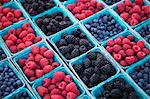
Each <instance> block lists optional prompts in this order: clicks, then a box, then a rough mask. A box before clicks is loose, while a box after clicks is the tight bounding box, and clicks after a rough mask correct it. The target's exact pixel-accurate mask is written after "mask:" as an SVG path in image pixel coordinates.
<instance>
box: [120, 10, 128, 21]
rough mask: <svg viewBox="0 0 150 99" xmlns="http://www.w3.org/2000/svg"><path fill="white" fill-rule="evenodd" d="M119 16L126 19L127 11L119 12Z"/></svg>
mask: <svg viewBox="0 0 150 99" xmlns="http://www.w3.org/2000/svg"><path fill="white" fill-rule="evenodd" d="M120 17H121V18H123V19H124V20H127V19H128V18H129V14H128V13H127V12H123V13H122V14H120Z"/></svg>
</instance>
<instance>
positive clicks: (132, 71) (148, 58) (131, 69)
mask: <svg viewBox="0 0 150 99" xmlns="http://www.w3.org/2000/svg"><path fill="white" fill-rule="evenodd" d="M149 60H150V55H149V57H146V58H144V59H143V61H140V62H138V63H137V64H135V65H134V66H133V67H131V68H129V69H127V70H126V72H127V74H129V76H131V73H134V72H135V68H136V67H141V66H142V65H143V64H144V63H145V62H147V61H149ZM131 78H132V77H131ZM132 79H133V78H132ZM133 81H134V79H133ZM134 84H135V85H136V84H137V83H136V82H135V81H134ZM137 87H138V88H139V90H140V91H141V92H142V93H143V94H142V96H143V97H144V96H145V97H147V99H148V97H149V95H148V94H146V92H145V91H144V89H142V88H141V87H140V86H139V85H138V84H137Z"/></svg>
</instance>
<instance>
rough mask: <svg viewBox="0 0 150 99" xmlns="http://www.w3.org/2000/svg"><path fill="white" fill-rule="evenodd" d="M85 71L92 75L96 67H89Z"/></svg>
mask: <svg viewBox="0 0 150 99" xmlns="http://www.w3.org/2000/svg"><path fill="white" fill-rule="evenodd" d="M83 73H84V75H86V76H91V75H92V74H93V73H94V69H93V67H90V68H87V69H85V70H84V72H83Z"/></svg>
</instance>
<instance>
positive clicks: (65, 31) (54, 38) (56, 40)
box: [49, 25, 96, 62]
mask: <svg viewBox="0 0 150 99" xmlns="http://www.w3.org/2000/svg"><path fill="white" fill-rule="evenodd" d="M77 28H79V29H80V30H81V31H82V33H84V34H85V35H86V37H87V39H88V40H89V41H90V42H91V43H92V45H93V46H96V43H95V42H94V41H93V40H92V39H91V37H90V36H89V35H88V33H86V32H85V31H84V30H83V29H82V27H80V26H79V25H74V26H72V27H69V28H67V29H65V30H63V31H61V32H59V33H57V34H55V35H54V36H53V37H51V38H49V40H50V42H51V43H52V45H53V46H54V47H55V49H56V50H57V52H58V53H59V54H60V56H61V57H62V58H63V59H64V60H65V61H66V62H70V61H71V60H73V59H76V58H78V57H75V58H73V59H70V60H67V59H66V58H65V57H64V55H63V54H62V53H61V52H60V51H59V49H58V47H57V46H56V43H57V42H58V41H59V40H60V39H61V35H62V34H72V30H75V29H77Z"/></svg>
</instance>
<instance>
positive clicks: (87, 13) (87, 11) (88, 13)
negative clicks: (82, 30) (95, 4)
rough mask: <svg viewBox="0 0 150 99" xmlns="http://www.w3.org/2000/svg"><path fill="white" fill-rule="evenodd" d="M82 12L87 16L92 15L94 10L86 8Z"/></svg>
mask: <svg viewBox="0 0 150 99" xmlns="http://www.w3.org/2000/svg"><path fill="white" fill-rule="evenodd" d="M84 14H85V15H86V17H89V16H91V15H93V14H94V12H92V11H91V10H86V11H85V13H84Z"/></svg>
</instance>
